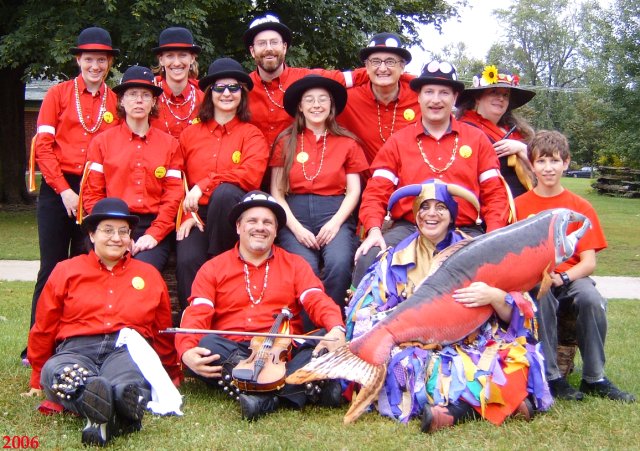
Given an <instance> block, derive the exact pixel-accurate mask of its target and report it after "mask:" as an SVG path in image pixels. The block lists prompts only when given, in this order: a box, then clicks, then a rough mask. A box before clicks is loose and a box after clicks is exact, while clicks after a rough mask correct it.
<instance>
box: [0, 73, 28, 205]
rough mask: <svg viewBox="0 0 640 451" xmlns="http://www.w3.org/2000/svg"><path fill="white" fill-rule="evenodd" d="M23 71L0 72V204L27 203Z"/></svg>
mask: <svg viewBox="0 0 640 451" xmlns="http://www.w3.org/2000/svg"><path fill="white" fill-rule="evenodd" d="M23 75H24V67H19V68H15V69H12V68H2V69H0V99H1V100H0V118H1V119H0V202H3V203H11V204H18V203H28V202H30V200H31V198H30V197H29V195H28V194H27V189H26V185H25V177H24V174H25V170H26V168H27V161H26V160H27V159H26V152H25V133H24V94H25V83H24V82H23V81H22V76H23Z"/></svg>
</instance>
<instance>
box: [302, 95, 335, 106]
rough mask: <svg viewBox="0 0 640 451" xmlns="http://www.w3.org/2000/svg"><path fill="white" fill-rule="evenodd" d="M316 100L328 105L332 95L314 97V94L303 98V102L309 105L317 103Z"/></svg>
mask: <svg viewBox="0 0 640 451" xmlns="http://www.w3.org/2000/svg"><path fill="white" fill-rule="evenodd" d="M316 101H317V102H318V103H319V104H320V105H326V104H327V103H330V102H331V97H329V96H318V97H314V96H304V97H303V98H302V100H301V102H302V103H303V104H305V105H307V106H312V105H314V104H315V103H316Z"/></svg>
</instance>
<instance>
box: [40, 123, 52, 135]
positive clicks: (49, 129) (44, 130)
mask: <svg viewBox="0 0 640 451" xmlns="http://www.w3.org/2000/svg"><path fill="white" fill-rule="evenodd" d="M40 133H50V134H52V135H54V136H55V134H56V128H55V127H52V126H51V125H41V126H39V127H38V134H40Z"/></svg>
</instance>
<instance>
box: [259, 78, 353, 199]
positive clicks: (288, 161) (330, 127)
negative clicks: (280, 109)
mask: <svg viewBox="0 0 640 451" xmlns="http://www.w3.org/2000/svg"><path fill="white" fill-rule="evenodd" d="M309 89H313V88H309ZM305 92H306V91H305ZM327 92H328V91H327ZM303 96H304V93H303V94H302V96H300V99H302V97H303ZM329 97H331V110H330V111H329V115H328V116H327V119H325V122H324V123H325V127H326V129H327V133H329V134H331V135H335V136H346V137H349V138H351V139H353V140H355V141H357V142H360V140H359V139H358V138H357V137H356V136H355V135H354V134H353V133H351V132H350V131H349V130H347V129H346V128H344V127H341V126H340V125H338V123H337V122H336V106H335V101H334V99H333V96H332V95H331V93H330V92H329ZM305 128H306V119H305V117H304V113H302V111H300V108H298V109H297V110H296V115H295V117H294V118H293V123H292V124H291V125H290V126H289V127H287V128H286V129H285V130H283V131H282V132H281V133H280V134H279V135H278V137H277V138H276V140H275V142H274V143H273V148H272V151H271V153H273V149H275V148H276V146H277V145H278V143H279V142H280V141H281V140H285V141H284V143H283V145H282V155H283V157H284V165H283V170H282V176H281V178H280V180H279V181H278V184H279V185H280V186H281V187H282V188H283V191H284V193H285V194H289V188H290V186H289V172H291V166H293V159H294V158H295V154H296V149H297V148H298V136H299V135H300V134H301V133H303V132H304V130H305Z"/></svg>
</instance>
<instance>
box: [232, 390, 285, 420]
mask: <svg viewBox="0 0 640 451" xmlns="http://www.w3.org/2000/svg"><path fill="white" fill-rule="evenodd" d="M238 398H239V399H238V400H239V401H240V411H241V412H242V418H244V419H245V420H247V421H255V420H257V419H258V418H260V417H261V416H264V415H266V414H268V413H271V412H274V411H275V410H276V409H277V408H278V403H279V402H278V397H277V396H272V395H248V394H246V393H242V394H241V395H240V396H239V397H238Z"/></svg>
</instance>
